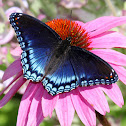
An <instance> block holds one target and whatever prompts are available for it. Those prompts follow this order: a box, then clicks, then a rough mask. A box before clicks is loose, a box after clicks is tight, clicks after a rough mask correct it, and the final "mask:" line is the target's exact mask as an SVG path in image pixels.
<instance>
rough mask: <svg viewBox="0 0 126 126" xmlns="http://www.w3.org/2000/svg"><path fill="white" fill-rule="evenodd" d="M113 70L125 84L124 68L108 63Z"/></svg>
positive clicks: (125, 73)
mask: <svg viewBox="0 0 126 126" xmlns="http://www.w3.org/2000/svg"><path fill="white" fill-rule="evenodd" d="M110 65H111V66H112V67H113V68H114V70H115V71H116V72H117V74H118V77H119V80H121V81H122V82H123V83H124V84H126V69H125V68H123V67H122V66H117V65H113V64H110Z"/></svg>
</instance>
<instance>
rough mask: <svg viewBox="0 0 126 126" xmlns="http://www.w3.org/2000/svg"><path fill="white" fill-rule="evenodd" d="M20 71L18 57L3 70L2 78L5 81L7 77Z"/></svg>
mask: <svg viewBox="0 0 126 126" xmlns="http://www.w3.org/2000/svg"><path fill="white" fill-rule="evenodd" d="M20 71H22V66H21V59H20V58H19V59H18V60H15V61H14V62H13V63H12V64H11V65H10V66H9V67H8V68H7V69H6V71H5V73H4V75H3V78H2V80H3V81H5V80H7V79H8V78H10V77H12V76H14V75H16V74H17V73H19V72H20Z"/></svg>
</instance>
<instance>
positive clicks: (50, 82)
mask: <svg viewBox="0 0 126 126" xmlns="http://www.w3.org/2000/svg"><path fill="white" fill-rule="evenodd" d="M117 80H118V75H117V74H116V72H115V71H114V69H113V68H112V67H111V66H110V65H109V64H108V63H107V62H105V61H104V60H103V59H101V58H100V57H98V56H96V55H95V54H93V53H91V52H89V51H87V50H85V49H82V48H80V47H75V46H71V50H70V51H69V53H68V55H67V57H66V59H65V61H64V62H63V63H62V64H61V66H60V67H59V68H58V69H57V71H56V72H55V73H53V74H52V75H48V76H47V78H45V80H44V86H45V89H47V91H48V92H49V93H50V94H51V95H56V94H58V93H63V92H69V91H70V90H73V89H75V88H76V87H78V86H92V85H99V84H106V85H109V84H112V83H115V82H116V81H117Z"/></svg>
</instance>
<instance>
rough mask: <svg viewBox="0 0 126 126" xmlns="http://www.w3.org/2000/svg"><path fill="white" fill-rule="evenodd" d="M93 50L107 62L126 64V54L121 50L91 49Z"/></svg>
mask: <svg viewBox="0 0 126 126" xmlns="http://www.w3.org/2000/svg"><path fill="white" fill-rule="evenodd" d="M91 52H92V53H94V54H95V55H97V56H99V57H101V58H102V59H104V60H105V61H106V62H109V63H112V64H116V65H122V66H126V55H124V54H122V53H120V52H117V51H115V50H112V49H95V50H91Z"/></svg>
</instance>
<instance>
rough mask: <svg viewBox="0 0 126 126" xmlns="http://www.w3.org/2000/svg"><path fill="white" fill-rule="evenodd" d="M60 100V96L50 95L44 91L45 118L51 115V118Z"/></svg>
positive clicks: (43, 106)
mask: <svg viewBox="0 0 126 126" xmlns="http://www.w3.org/2000/svg"><path fill="white" fill-rule="evenodd" d="M58 98H59V96H58V95H56V96H52V95H50V94H48V92H47V91H46V90H44V94H43V97H42V111H43V115H44V117H47V116H48V115H50V117H51V115H52V112H53V110H54V108H55V105H56V102H57V100H58Z"/></svg>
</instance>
